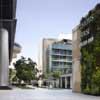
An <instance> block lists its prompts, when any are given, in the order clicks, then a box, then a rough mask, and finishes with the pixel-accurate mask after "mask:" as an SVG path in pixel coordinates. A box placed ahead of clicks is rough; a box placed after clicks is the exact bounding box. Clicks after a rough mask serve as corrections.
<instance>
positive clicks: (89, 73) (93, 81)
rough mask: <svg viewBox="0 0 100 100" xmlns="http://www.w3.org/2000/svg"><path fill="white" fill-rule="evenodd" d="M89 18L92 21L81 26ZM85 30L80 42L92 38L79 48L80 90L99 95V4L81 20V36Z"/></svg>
mask: <svg viewBox="0 0 100 100" xmlns="http://www.w3.org/2000/svg"><path fill="white" fill-rule="evenodd" d="M90 16H92V17H91V18H93V21H92V22H90V23H87V24H86V23H85V25H83V24H82V23H84V21H86V20H87V19H88V18H89V17H90ZM81 24H82V26H81ZM87 28H88V29H89V34H88V35H86V36H84V37H81V42H83V41H85V40H87V39H88V38H89V37H93V41H92V42H90V43H87V44H86V45H84V46H82V47H81V90H82V92H83V93H87V94H92V95H100V4H97V6H96V7H95V8H94V9H93V10H91V11H89V13H88V15H87V16H86V17H85V18H82V20H81V22H80V31H81V34H83V32H84V31H85V30H86V29H87Z"/></svg>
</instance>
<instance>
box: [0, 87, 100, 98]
mask: <svg viewBox="0 0 100 100" xmlns="http://www.w3.org/2000/svg"><path fill="white" fill-rule="evenodd" d="M0 100H100V97H96V96H90V95H84V94H79V93H73V92H72V91H71V90H68V89H42V88H35V89H13V90H0Z"/></svg>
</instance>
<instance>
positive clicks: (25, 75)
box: [14, 57, 36, 84]
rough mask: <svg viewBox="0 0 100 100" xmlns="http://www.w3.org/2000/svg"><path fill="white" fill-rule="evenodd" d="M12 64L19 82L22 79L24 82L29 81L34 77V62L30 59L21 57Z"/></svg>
mask: <svg viewBox="0 0 100 100" xmlns="http://www.w3.org/2000/svg"><path fill="white" fill-rule="evenodd" d="M14 65H15V70H16V76H17V77H18V79H19V83H20V84H21V81H22V80H23V81H24V82H25V83H30V81H31V80H33V79H35V75H36V70H35V66H36V63H35V62H33V61H32V59H30V58H28V59H26V58H25V57H21V59H19V60H18V61H16V63H15V64H14Z"/></svg>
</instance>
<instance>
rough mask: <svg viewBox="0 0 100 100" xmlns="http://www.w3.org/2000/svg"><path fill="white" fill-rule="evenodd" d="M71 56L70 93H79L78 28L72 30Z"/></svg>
mask: <svg viewBox="0 0 100 100" xmlns="http://www.w3.org/2000/svg"><path fill="white" fill-rule="evenodd" d="M72 38H73V39H72V40H73V41H72V47H73V51H72V55H73V70H72V80H73V82H72V91H75V92H81V87H80V85H81V69H80V55H81V53H80V31H79V29H78V26H77V27H76V28H75V29H74V30H73V36H72Z"/></svg>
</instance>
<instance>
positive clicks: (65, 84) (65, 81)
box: [65, 77, 67, 88]
mask: <svg viewBox="0 0 100 100" xmlns="http://www.w3.org/2000/svg"><path fill="white" fill-rule="evenodd" d="M65 88H67V77H65Z"/></svg>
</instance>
